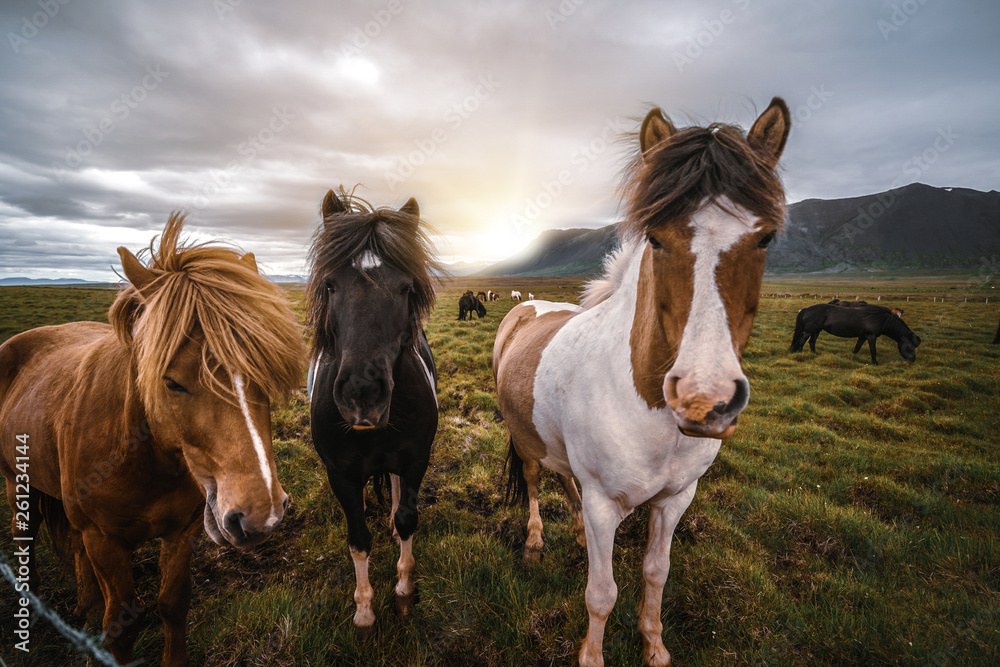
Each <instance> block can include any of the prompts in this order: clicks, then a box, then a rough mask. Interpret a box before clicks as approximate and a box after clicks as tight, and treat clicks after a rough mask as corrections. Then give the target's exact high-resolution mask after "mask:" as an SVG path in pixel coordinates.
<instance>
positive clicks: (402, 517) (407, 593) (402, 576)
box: [393, 477, 420, 617]
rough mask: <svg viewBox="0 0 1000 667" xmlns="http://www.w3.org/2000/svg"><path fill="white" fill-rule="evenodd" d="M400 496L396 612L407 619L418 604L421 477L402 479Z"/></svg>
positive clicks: (395, 513) (397, 517)
mask: <svg viewBox="0 0 1000 667" xmlns="http://www.w3.org/2000/svg"><path fill="white" fill-rule="evenodd" d="M399 487H400V488H399V496H398V503H399V506H398V511H396V512H394V515H393V523H394V525H395V529H394V530H395V531H396V532H397V533H398V534H399V561H398V562H397V563H396V573H397V574H398V575H399V581H398V582H397V583H396V611H397V612H399V615H400V616H403V617H406V616H409V615H410V614H411V613H412V612H413V605H414V604H415V603H416V592H417V587H416V585H415V584H414V583H413V565H414V560H413V533H414V532H416V530H417V516H418V515H417V497H418V495H419V487H420V477H417V478H416V481H415V482H414V480H412V479H405V478H403V479H400V483H399Z"/></svg>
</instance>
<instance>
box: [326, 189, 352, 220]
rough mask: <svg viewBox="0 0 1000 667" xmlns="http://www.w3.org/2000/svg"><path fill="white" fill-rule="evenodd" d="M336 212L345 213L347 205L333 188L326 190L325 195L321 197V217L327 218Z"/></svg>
mask: <svg viewBox="0 0 1000 667" xmlns="http://www.w3.org/2000/svg"><path fill="white" fill-rule="evenodd" d="M338 213H347V207H346V206H344V202H342V201H340V197H338V196H337V195H336V193H335V192H334V191H333V190H327V192H326V196H325V197H323V217H324V218H329V217H330V216H331V215H337V214H338Z"/></svg>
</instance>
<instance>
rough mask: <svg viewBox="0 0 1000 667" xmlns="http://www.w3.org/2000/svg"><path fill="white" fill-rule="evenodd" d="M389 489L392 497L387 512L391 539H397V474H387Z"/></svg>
mask: <svg viewBox="0 0 1000 667" xmlns="http://www.w3.org/2000/svg"><path fill="white" fill-rule="evenodd" d="M389 489H390V495H391V497H392V511H391V512H390V513H389V527H390V528H392V539H394V540H397V541H398V540H399V531H398V530H397V529H396V510H397V509H399V493H400V491H399V475H389Z"/></svg>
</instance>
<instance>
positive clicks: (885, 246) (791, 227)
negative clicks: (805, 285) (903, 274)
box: [767, 183, 1000, 272]
mask: <svg viewBox="0 0 1000 667" xmlns="http://www.w3.org/2000/svg"><path fill="white" fill-rule="evenodd" d="M997 253H1000V192H997V191H995V190H991V191H990V192H979V191H978V190H968V189H965V188H935V187H931V186H929V185H924V184H923V183H913V184H911V185H907V186H905V187H902V188H899V189H897V190H891V191H889V192H883V193H879V194H874V195H866V196H863V197H852V198H850V199H830V200H823V199H806V200H804V201H800V202H798V203H795V204H792V205H791V206H789V207H788V222H787V224H786V227H785V233H784V234H783V235H781V236H779V237H778V240H777V242H775V244H774V245H773V246H772V247H771V248H770V249H768V251H767V255H768V256H767V268H768V270H769V271H773V272H789V271H822V270H827V271H830V270H851V269H865V268H886V269H897V268H898V269H903V268H906V269H954V268H975V267H977V266H979V264H980V263H981V261H982V259H983V258H984V257H985V258H990V257H991V256H992V255H994V254H997Z"/></svg>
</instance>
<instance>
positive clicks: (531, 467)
mask: <svg viewBox="0 0 1000 667" xmlns="http://www.w3.org/2000/svg"><path fill="white" fill-rule="evenodd" d="M523 472H524V480H525V481H526V482H527V483H528V538H527V539H526V540H525V541H524V562H525V563H527V564H528V565H531V564H533V563H537V562H538V561H540V560H541V559H542V547H543V546H545V541H544V540H543V539H542V514H541V512H539V511H538V484H539V482H540V481H541V478H542V466H541V465H540V464H539V463H538V461H536V460H534V459H532V458H530V457H529V458H526V459H524V470H523Z"/></svg>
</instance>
